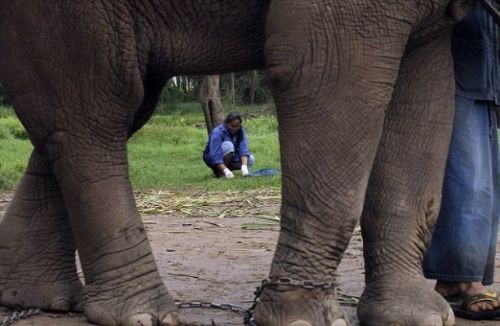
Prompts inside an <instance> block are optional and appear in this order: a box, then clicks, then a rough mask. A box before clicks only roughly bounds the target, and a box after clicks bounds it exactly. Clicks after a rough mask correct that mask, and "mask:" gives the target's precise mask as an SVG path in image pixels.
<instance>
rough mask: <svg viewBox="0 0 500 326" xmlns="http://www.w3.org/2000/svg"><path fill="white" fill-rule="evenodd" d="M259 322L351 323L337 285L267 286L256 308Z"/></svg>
mask: <svg viewBox="0 0 500 326" xmlns="http://www.w3.org/2000/svg"><path fill="white" fill-rule="evenodd" d="M254 320H255V322H256V323H257V324H258V325H259V326H348V325H349V321H348V319H347V315H346V314H345V313H344V311H343V310H342V308H341V307H340V305H339V304H338V302H337V299H336V297H335V289H333V288H332V289H328V290H326V289H321V288H317V289H303V288H298V287H291V286H284V285H279V286H273V287H267V288H265V289H264V290H263V292H262V294H261V296H260V298H259V299H258V301H257V304H256V306H255V311H254Z"/></svg>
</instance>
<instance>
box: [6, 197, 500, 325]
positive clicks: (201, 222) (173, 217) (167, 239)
mask: <svg viewBox="0 0 500 326" xmlns="http://www.w3.org/2000/svg"><path fill="white" fill-rule="evenodd" d="M203 196H204V195H203V194H201V193H200V194H193V193H190V194H186V193H184V194H176V193H170V192H155V193H147V194H139V197H138V203H139V207H140V208H141V210H142V211H143V212H147V213H149V214H146V215H144V217H143V220H144V223H145V225H146V228H147V230H148V235H149V238H150V240H151V243H152V246H153V251H154V254H155V257H156V260H157V263H158V266H159V269H160V273H161V275H162V277H163V278H164V281H165V283H166V285H167V287H168V288H169V290H170V293H171V294H172V295H173V296H174V298H175V299H176V300H178V301H182V302H186V301H207V302H214V303H230V304H234V305H238V306H241V307H245V308H247V307H249V306H250V305H251V303H252V300H253V290H254V289H255V287H256V286H258V285H259V283H260V281H261V280H262V279H264V278H265V277H266V276H267V273H268V270H269V266H270V262H271V259H272V256H273V250H274V246H275V243H276V240H277V237H278V229H279V227H278V223H277V222H276V221H275V217H276V216H277V214H278V209H279V196H277V193H276V191H271V192H262V191H260V192H250V193H243V194H240V195H239V197H238V196H237V200H236V201H232V202H231V200H230V196H229V194H228V195H227V196H226V195H225V194H219V195H218V196H221V198H222V197H223V199H221V200H219V201H217V200H213V199H207V198H209V197H203ZM10 197H11V195H10V194H0V214H2V213H4V211H5V208H6V206H7V205H8V203H9V200H10ZM233 199H234V198H233ZM165 200H168V201H169V203H172V202H175V205H172V204H166V203H164V201H165ZM200 206H201V207H204V211H205V212H206V215H205V216H204V217H200V216H197V215H198V214H199V212H200V210H199V207H200ZM251 212H255V213H251ZM151 213H152V214H151ZM150 214H151V215H150ZM499 263H500V259H499V260H497V266H498V264H499ZM339 275H340V276H339V278H338V290H339V291H340V293H342V294H345V295H347V297H345V300H346V304H345V305H344V307H345V309H346V311H347V312H348V314H349V315H350V317H351V321H352V325H354V326H356V325H358V323H357V319H356V316H355V306H353V305H349V304H348V303H347V302H349V301H350V300H349V298H355V297H357V296H359V295H360V294H361V291H362V288H363V283H364V281H363V259H362V240H361V237H360V235H357V234H355V235H354V236H353V238H352V240H351V243H350V246H349V248H348V250H347V252H346V254H345V256H344V259H343V260H342V263H341V265H340V271H339ZM495 285H496V286H497V287H499V288H500V286H499V285H500V278H499V277H497V278H496V283H495ZM180 311H181V318H182V320H183V321H184V322H185V323H187V324H192V325H227V326H229V325H242V324H243V323H242V315H241V314H238V313H235V312H230V311H219V310H216V309H206V308H198V309H181V310H180ZM7 313H8V311H6V310H0V321H1V319H2V317H1V316H5V315H6V314H7ZM14 325H16V326H22V325H56V326H58V325H61V326H62V325H75V326H76V325H89V324H88V323H86V322H85V318H84V317H83V316H82V315H81V314H52V313H45V314H42V315H38V316H34V317H30V318H27V319H24V320H19V321H16V322H15V323H14ZM457 325H459V326H466V325H500V322H474V323H472V322H468V321H465V320H461V319H458V320H457Z"/></svg>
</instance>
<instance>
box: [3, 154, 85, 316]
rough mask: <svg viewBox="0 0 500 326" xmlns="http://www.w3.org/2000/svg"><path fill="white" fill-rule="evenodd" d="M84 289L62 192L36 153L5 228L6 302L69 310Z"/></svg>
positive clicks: (5, 221)
mask: <svg viewBox="0 0 500 326" xmlns="http://www.w3.org/2000/svg"><path fill="white" fill-rule="evenodd" d="M82 289H83V287H82V284H81V283H80V281H79V279H78V276H77V273H76V264H75V243H74V241H73V236H72V234H71V229H70V225H69V220H68V215H67V213H66V208H65V206H64V203H63V199H62V195H61V191H60V189H59V187H58V185H57V183H56V180H55V178H54V175H53V173H52V171H51V170H50V169H49V168H48V166H47V164H46V162H45V160H44V159H43V158H42V156H41V155H40V153H39V152H37V151H33V153H32V155H31V158H30V161H29V164H28V168H27V170H26V172H25V174H24V176H23V178H22V179H21V182H20V184H19V186H18V188H17V191H16V194H15V196H14V199H13V201H12V203H11V205H10V206H9V208H8V210H7V213H6V215H5V218H4V219H3V220H2V222H1V224H0V304H2V305H4V306H10V307H16V308H18V307H23V308H24V307H37V308H42V309H48V310H57V311H68V310H70V309H72V308H73V309H74V308H75V306H76V304H77V303H78V301H79V299H80V297H81V292H82Z"/></svg>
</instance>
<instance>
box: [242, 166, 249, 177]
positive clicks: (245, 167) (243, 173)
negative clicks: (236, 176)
mask: <svg viewBox="0 0 500 326" xmlns="http://www.w3.org/2000/svg"><path fill="white" fill-rule="evenodd" d="M248 174H249V173H248V167H247V166H246V165H245V164H243V165H241V175H242V176H244V177H246V176H248Z"/></svg>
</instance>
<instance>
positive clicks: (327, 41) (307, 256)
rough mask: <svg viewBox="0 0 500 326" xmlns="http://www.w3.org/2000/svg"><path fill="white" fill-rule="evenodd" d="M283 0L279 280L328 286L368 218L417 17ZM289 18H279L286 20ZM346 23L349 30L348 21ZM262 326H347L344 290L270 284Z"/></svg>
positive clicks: (277, 33) (276, 51) (275, 85)
mask: <svg viewBox="0 0 500 326" xmlns="http://www.w3.org/2000/svg"><path fill="white" fill-rule="evenodd" d="M363 3H364V2H362V1H360V2H354V3H353V2H352V1H349V2H342V1H340V2H339V1H337V2H335V5H334V6H333V5H332V6H330V5H329V2H317V1H314V2H311V1H295V2H293V3H290V1H285V0H273V1H272V2H271V4H270V10H269V13H268V22H267V26H266V32H267V35H266V36H267V38H266V39H267V42H266V62H267V64H268V66H269V67H268V68H269V74H270V78H271V85H272V91H273V95H274V99H275V102H276V106H277V112H278V122H279V136H280V150H281V164H282V171H283V184H282V198H283V199H282V205H281V232H280V236H279V240H278V244H277V247H276V252H275V255H274V259H273V262H272V266H271V271H270V276H269V278H270V280H271V281H273V280H274V281H276V280H278V279H280V278H285V277H286V278H291V279H292V280H294V281H297V282H299V283H300V282H302V281H306V280H310V281H313V282H318V283H322V284H325V285H326V283H332V282H334V281H335V277H336V270H337V267H338V265H339V263H340V260H341V257H342V255H343V252H344V251H345V249H346V247H347V245H348V243H349V240H350V238H351V236H352V232H353V229H354V227H355V225H356V223H357V221H358V220H359V217H360V216H361V212H362V206H363V201H364V196H365V190H366V187H367V184H368V177H369V173H370V168H371V166H372V164H373V161H374V158H375V154H376V151H377V145H378V143H379V140H380V137H381V134H382V128H383V122H384V117H385V109H386V108H387V105H388V104H389V102H390V99H391V94H392V91H393V87H394V85H395V83H396V79H397V71H398V67H399V64H400V59H401V57H402V55H403V53H404V48H405V45H406V42H407V39H408V35H409V34H410V30H411V22H412V21H414V20H415V19H416V18H415V17H416V15H414V14H413V13H412V10H411V8H406V7H404V6H403V5H401V8H396V9H394V8H393V10H394V11H395V12H398V14H397V15H398V17H400V18H401V19H398V20H395V19H391V18H390V17H389V16H388V15H386V14H384V12H385V10H387V8H385V6H386V4H385V3H384V2H379V3H377V6H375V7H374V8H371V7H369V6H366V7H364V4H363ZM278 17H279V18H278ZM344 19H349V20H350V23H347V22H344V23H343V27H342V28H336V26H340V24H339V23H338V22H339V21H342V20H344ZM254 318H255V321H256V322H257V324H259V325H263V326H264V325H273V326H285V325H286V326H288V325H293V326H295V325H297V326H298V325H304V326H305V325H309V326H312V325H314V326H325V325H328V326H331V325H335V326H341V325H347V324H348V320H347V317H346V315H345V313H344V312H343V311H342V309H341V307H340V306H339V304H338V302H337V300H336V295H335V289H334V288H328V286H325V287H321V286H319V287H315V288H312V289H309V288H307V286H304V287H301V286H289V285H283V284H279V285H276V284H275V285H270V286H266V287H265V288H264V289H263V291H262V293H261V295H260V298H259V301H258V303H257V304H256V307H255V313H254Z"/></svg>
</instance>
